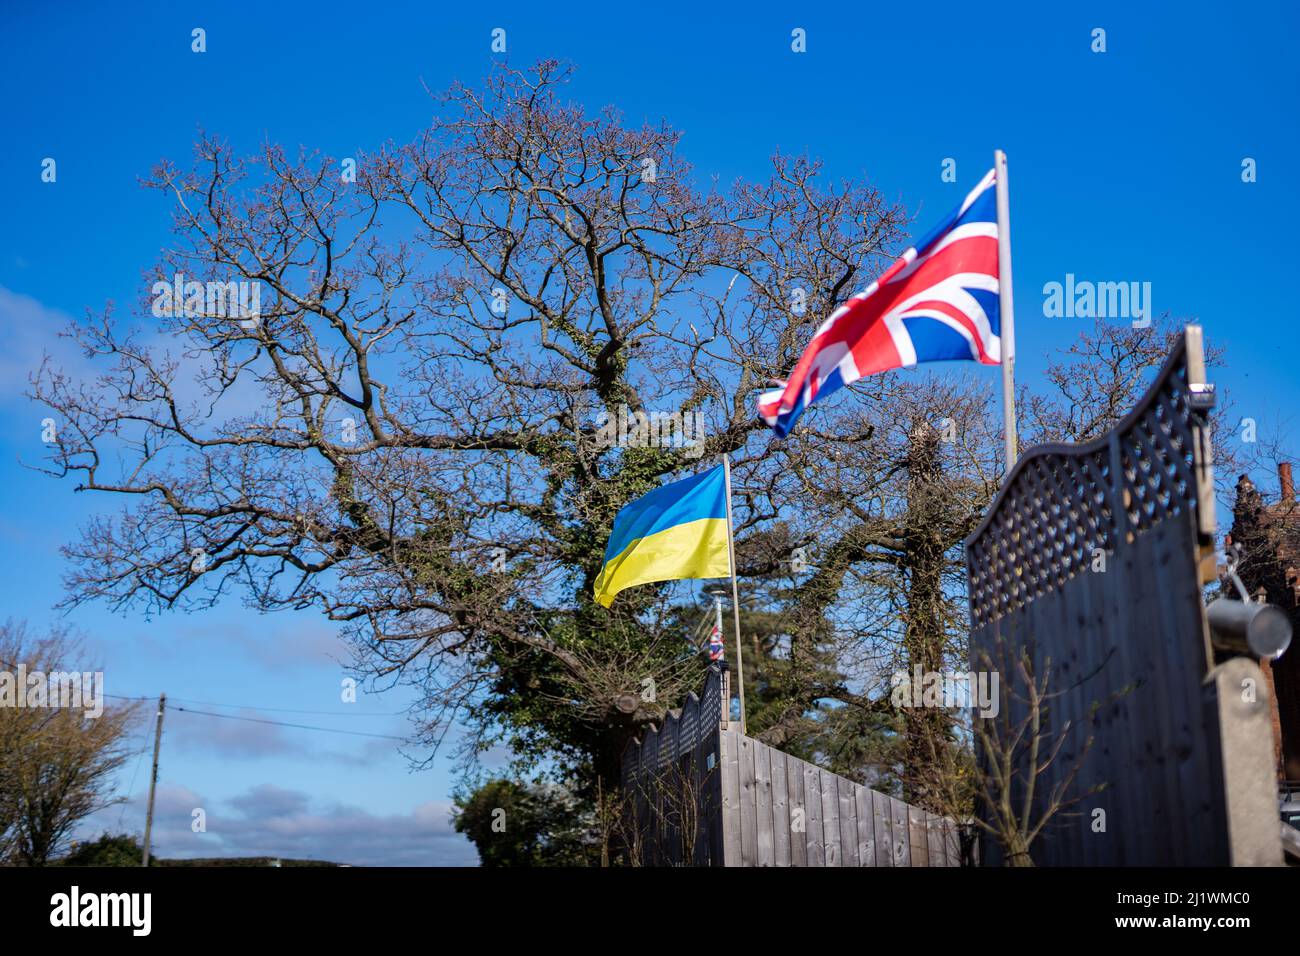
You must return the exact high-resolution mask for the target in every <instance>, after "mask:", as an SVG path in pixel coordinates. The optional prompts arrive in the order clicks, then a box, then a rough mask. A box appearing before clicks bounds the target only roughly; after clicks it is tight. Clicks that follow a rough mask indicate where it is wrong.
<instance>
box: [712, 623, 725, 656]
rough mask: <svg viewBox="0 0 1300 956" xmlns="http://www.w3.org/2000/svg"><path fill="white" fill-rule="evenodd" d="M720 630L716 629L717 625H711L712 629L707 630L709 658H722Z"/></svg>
mask: <svg viewBox="0 0 1300 956" xmlns="http://www.w3.org/2000/svg"><path fill="white" fill-rule="evenodd" d="M722 651H723V647H722V632H721V631H719V630H718V625H716V624H715V625H713V630H712V631H710V632H709V660H711V661H720V660H722Z"/></svg>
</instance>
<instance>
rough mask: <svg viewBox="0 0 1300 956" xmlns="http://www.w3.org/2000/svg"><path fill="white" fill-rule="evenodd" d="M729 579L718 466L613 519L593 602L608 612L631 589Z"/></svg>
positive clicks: (721, 476)
mask: <svg viewBox="0 0 1300 956" xmlns="http://www.w3.org/2000/svg"><path fill="white" fill-rule="evenodd" d="M730 575H731V562H730V560H729V558H728V549H727V490H726V477H725V474H724V471H723V466H722V465H719V466H718V467H717V468H714V469H713V470H712V471H706V472H705V473H704V474H702V475H696V476H695V477H693V478H686V479H684V480H682V481H675V482H673V483H672V484H671V485H664V486H663V487H662V488H659V489H657V490H655V491H652V492H650V494H648V495H643V496H642V497H640V498H638V499H637V500H636V501H633V502H631V503H629V504H627V505H624V506H623V508H622V510H620V511H619V513H618V514H617V515H615V516H614V530H613V531H612V532H611V533H610V536H609V544H608V545H607V546H606V548H605V563H604V566H603V567H602V568H601V570H600V577H598V578H597V579H596V602H597V603H598V604H600V605H602V606H604V607H609V606H610V604H612V603H613V601H614V595H616V594H618V592H619V591H622V590H623V589H624V588H630V587H632V586H633V585H635V584H649V583H651V582H652V581H675V580H677V579H679V578H724V577H730Z"/></svg>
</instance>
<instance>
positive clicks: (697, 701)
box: [623, 665, 722, 781]
mask: <svg viewBox="0 0 1300 956" xmlns="http://www.w3.org/2000/svg"><path fill="white" fill-rule="evenodd" d="M721 722H722V671H721V670H719V668H718V667H717V665H711V666H710V667H709V672H708V674H707V675H705V678H704V688H703V689H702V690H701V691H700V694H699V695H698V696H697V695H696V694H695V692H694V691H692V692H691V693H689V694H687V695H686V703H685V705H684V706H683V707H682V709H681V710H680V711H678V712H672V711H670V712H669V713H668V714H667V716H665V717H664V722H663V726H662V727H658V728H656V727H651V728H649V729H648V730H647V731H646V732H645V734H644V736H643V737H641V739H639V740H637V739H634V740H631V741H629V742H628V745H627V747H626V748H625V749H624V751H623V780H624V781H627V780H630V779H631V778H632V777H634V776H636V775H637V774H640V773H653V772H654V771H656V770H658V769H659V768H660V767H664V766H667V765H668V764H670V763H671V762H672V761H674V760H676V759H677V758H678V757H680V756H681V755H682V754H684V753H688V752H690V751H691V750H693V749H695V747H697V746H698V745H699V744H700V742H701V741H703V740H704V738H705V737H707V736H708V735H709V734H710V733H712V732H714V731H716V730H717V729H718V725H719V724H720V723H721Z"/></svg>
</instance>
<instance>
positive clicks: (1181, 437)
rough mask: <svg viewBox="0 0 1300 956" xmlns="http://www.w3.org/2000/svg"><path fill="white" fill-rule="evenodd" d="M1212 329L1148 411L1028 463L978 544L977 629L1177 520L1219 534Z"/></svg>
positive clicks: (1166, 374)
mask: <svg viewBox="0 0 1300 956" xmlns="http://www.w3.org/2000/svg"><path fill="white" fill-rule="evenodd" d="M1213 396H1214V393H1213V389H1212V387H1210V386H1207V385H1206V384H1205V361H1204V352H1203V349H1202V340H1201V329H1200V327H1199V326H1194V325H1190V326H1187V328H1186V329H1184V331H1183V335H1182V336H1181V337H1180V338H1179V340H1178V342H1177V344H1176V345H1175V346H1174V348H1173V350H1172V351H1171V352H1170V355H1169V358H1168V359H1167V360H1166V361H1165V364H1164V367H1163V368H1161V370H1160V374H1159V375H1158V376H1157V377H1156V379H1155V381H1154V382H1153V383H1152V384H1151V387H1150V388H1149V389H1148V390H1147V392H1146V394H1145V395H1143V396H1142V399H1141V401H1139V402H1138V404H1137V406H1136V407H1135V408H1134V409H1133V410H1132V411H1131V412H1130V413H1129V414H1128V415H1127V416H1126V417H1125V418H1124V419H1123V420H1122V421H1121V422H1120V423H1119V424H1118V425H1116V426H1115V427H1114V428H1113V429H1112V430H1111V431H1110V432H1108V433H1107V434H1105V435H1103V436H1101V437H1100V438H1097V439H1094V440H1093V441H1090V442H1087V443H1084V444H1079V445H1068V444H1067V445H1039V446H1036V447H1034V448H1031V449H1030V450H1028V451H1027V452H1025V453H1024V455H1023V456H1022V457H1021V458H1020V460H1019V461H1018V462H1017V463H1016V466H1015V468H1013V469H1012V471H1011V474H1010V475H1008V476H1007V478H1006V480H1005V481H1003V483H1002V487H1001V489H1000V490H999V491H998V494H997V496H996V497H995V498H994V499H993V503H992V504H991V505H990V506H989V510H988V514H987V515H986V516H985V518H984V520H983V522H981V524H980V526H979V528H978V529H977V530H976V531H975V533H974V534H973V535H971V537H970V538H969V539H968V540H967V542H966V567H967V573H968V575H969V580H970V592H969V599H970V607H971V626H972V627H975V628H978V627H981V626H982V625H984V624H988V623H990V622H992V621H995V620H997V619H998V618H1000V617H1003V616H1004V615H1007V614H1010V613H1012V612H1014V611H1016V610H1018V609H1019V608H1021V607H1024V606H1025V605H1026V604H1029V603H1030V602H1031V601H1033V600H1035V599H1036V598H1038V597H1039V596H1041V595H1043V594H1047V593H1049V592H1052V591H1055V590H1057V589H1059V588H1061V587H1062V586H1063V585H1064V584H1065V582H1066V581H1068V580H1070V579H1071V578H1073V577H1074V576H1075V575H1076V574H1079V573H1080V572H1083V571H1087V570H1089V569H1090V568H1091V567H1092V564H1093V560H1094V558H1095V557H1096V555H1097V554H1098V553H1099V552H1111V551H1114V550H1115V546H1116V543H1117V542H1120V541H1131V540H1133V536H1134V535H1137V534H1141V533H1142V532H1143V531H1146V530H1147V529H1149V528H1151V527H1154V526H1155V525H1156V524H1158V523H1160V522H1161V521H1164V520H1165V519H1166V518H1168V517H1170V516H1171V515H1178V514H1187V513H1193V512H1194V513H1196V516H1197V520H1198V530H1199V531H1200V532H1201V534H1202V535H1203V536H1212V535H1213V533H1214V492H1213V475H1212V471H1211V468H1212V456H1211V452H1210V440H1209V428H1208V425H1207V424H1206V421H1205V414H1206V412H1207V411H1208V409H1209V408H1210V407H1212V405H1213Z"/></svg>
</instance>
